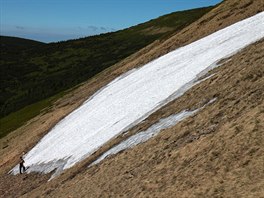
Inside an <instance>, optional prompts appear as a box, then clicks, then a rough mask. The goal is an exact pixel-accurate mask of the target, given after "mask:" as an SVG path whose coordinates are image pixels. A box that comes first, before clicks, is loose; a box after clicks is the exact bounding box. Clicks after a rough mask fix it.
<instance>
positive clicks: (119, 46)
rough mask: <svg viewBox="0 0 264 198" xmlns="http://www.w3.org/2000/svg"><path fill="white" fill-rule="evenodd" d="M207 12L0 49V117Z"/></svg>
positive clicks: (88, 75)
mask: <svg viewBox="0 0 264 198" xmlns="http://www.w3.org/2000/svg"><path fill="white" fill-rule="evenodd" d="M211 9H212V7H208V8H200V9H194V10H189V11H182V12H175V13H171V14H169V15H166V16H162V17H159V18H157V19H154V20H151V21H149V22H146V23H143V24H140V25H137V26H134V27H131V28H128V29H125V30H121V31H117V32H112V33H107V34H101V35H97V36H91V37H87V38H82V39H77V40H69V41H65V42H59V43H51V44H47V45H43V46H37V47H35V48H33V49H27V50H23V51H18V50H11V51H10V50H7V51H6V50H5V49H6V48H3V49H1V65H0V69H1V70H0V72H1V78H0V79H1V80H0V85H1V86H0V89H1V90H0V91H1V93H2V94H1V98H0V117H3V116H6V115H8V114H9V113H11V112H14V111H17V110H19V109H21V108H23V107H25V106H26V105H29V104H32V103H34V102H37V101H40V100H42V99H45V98H47V97H50V96H53V95H55V94H57V93H59V92H61V91H63V90H66V89H68V88H71V87H73V86H75V85H78V84H79V83H81V82H83V81H85V80H88V79H89V78H91V77H92V76H94V75H96V74H97V73H99V72H101V71H102V70H104V69H106V68H108V67H109V66H111V65H113V64H115V63H117V62H118V61H120V60H122V59H123V58H125V57H127V56H129V55H131V54H133V53H134V52H136V51H138V50H139V49H141V48H143V47H145V46H146V45H148V44H150V43H152V42H153V41H155V40H157V39H162V38H163V37H166V36H169V35H171V34H173V33H175V32H176V31H179V30H181V29H182V28H184V27H186V26H187V25H189V24H190V23H192V22H194V21H195V20H197V19H198V18H200V17H201V16H202V15H204V14H205V13H207V12H208V11H210V10H211ZM3 38H4V39H5V40H7V39H8V38H5V37H3ZM2 51H3V52H2Z"/></svg>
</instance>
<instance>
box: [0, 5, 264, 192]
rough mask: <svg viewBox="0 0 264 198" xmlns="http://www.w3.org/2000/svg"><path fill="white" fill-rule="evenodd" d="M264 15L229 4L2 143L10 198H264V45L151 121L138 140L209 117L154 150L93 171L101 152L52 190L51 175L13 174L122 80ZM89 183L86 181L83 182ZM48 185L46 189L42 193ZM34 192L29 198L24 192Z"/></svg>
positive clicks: (172, 133) (165, 136) (165, 135)
mask: <svg viewBox="0 0 264 198" xmlns="http://www.w3.org/2000/svg"><path fill="white" fill-rule="evenodd" d="M263 10H264V1H263V0H255V1H253V0H227V1H225V2H224V3H222V4H221V5H220V6H219V7H217V8H216V9H214V10H212V11H211V12H210V13H209V14H207V15H205V16H204V17H202V18H201V19H200V20H198V21H197V22H195V23H194V24H192V25H191V26H189V27H187V28H186V29H184V30H183V31H181V32H180V33H178V34H176V35H175V36H173V37H172V38H170V39H168V40H167V41H163V42H161V41H157V42H155V43H153V44H152V45H150V46H148V47H146V48H145V49H143V50H141V51H139V52H138V53H136V54H134V55H132V56H130V57H129V58H127V59H125V60H124V61H121V62H120V63H119V64H116V65H114V66H113V67H111V68H109V69H108V70H106V71H104V72H102V73H100V74H99V75H97V76H96V77H94V78H93V79H92V80H90V81H88V82H87V83H84V84H83V85H81V86H80V87H78V88H77V89H76V90H74V91H73V92H71V93H70V94H68V95H67V96H65V97H63V98H62V99H60V100H59V101H57V102H56V103H55V104H54V105H53V107H52V108H50V109H48V110H47V111H46V112H43V114H42V115H40V116H37V117H36V118H34V119H32V120H31V121H30V122H28V123H27V124H26V125H25V126H23V127H21V128H19V129H18V130H16V131H14V132H13V133H11V134H10V135H8V136H7V137H5V138H3V139H1V140H0V156H1V162H0V168H1V169H0V174H1V177H0V184H1V187H0V192H1V195H0V196H2V197H8V196H11V197H17V196H20V195H22V194H24V193H26V194H25V195H24V196H25V197H30V196H31V197H37V196H40V195H42V196H44V197H46V196H52V197H60V196H61V197H65V195H71V196H72V197H109V196H114V197H118V196H122V195H123V196H128V197H135V196H144V197H147V196H150V197H153V196H155V197H165V196H167V197H175V196H176V197H261V196H262V195H263V194H264V191H263V189H264V168H263V167H264V157H263V156H264V155H263V153H264V152H263V145H264V141H263V140H264V137H263V128H264V126H263V120H264V116H263V114H264V103H263V98H264V95H263V93H264V90H263V87H264V86H263V85H264V81H263V73H264V71H263V70H264V67H263V64H264V59H263V57H264V42H263V41H261V42H258V43H257V44H254V45H252V46H250V47H248V48H247V49H245V50H243V51H242V52H240V53H239V54H237V55H235V56H234V57H233V58H232V60H231V61H229V62H227V63H226V64H224V65H223V66H222V67H221V68H217V69H215V70H214V71H213V72H215V73H216V75H215V76H214V77H212V78H211V79H208V80H207V81H205V82H203V83H201V84H199V85H198V86H195V87H194V88H193V89H191V90H190V91H188V92H187V93H186V94H185V95H184V96H183V97H181V98H179V99H177V100H176V101H173V102H172V103H170V104H169V105H167V106H166V107H164V108H162V109H161V110H159V111H158V112H156V113H154V114H153V115H151V116H150V117H149V118H148V119H147V120H146V121H145V122H144V124H141V125H139V126H137V127H135V128H134V129H133V130H131V131H130V133H135V132H136V131H138V130H140V129H145V128H147V127H148V126H150V125H151V124H153V123H155V122H156V121H157V120H159V119H160V118H161V117H166V116H168V115H170V114H172V113H176V112H179V111H181V110H182V109H186V108H194V107H200V106H202V105H203V104H205V103H206V102H207V101H209V100H210V99H212V98H214V97H217V101H216V102H215V103H214V104H211V105H209V106H208V107H206V108H205V109H204V110H202V111H201V112H200V113H199V114H197V115H196V116H193V117H191V118H188V119H186V120H185V121H183V122H181V123H180V124H178V125H176V126H175V127H172V128H170V129H168V130H164V131H163V132H162V133H161V134H160V135H158V136H157V137H155V138H153V139H151V140H150V141H148V142H147V143H144V144H142V145H139V146H137V147H135V148H133V149H130V150H127V151H124V152H122V153H121V154H117V155H116V156H114V157H110V158H109V159H107V160H105V161H104V162H103V163H101V164H99V165H97V166H94V167H92V168H90V169H86V167H87V165H88V164H89V163H90V162H91V161H92V160H93V159H95V157H96V156H97V155H99V153H100V152H102V151H103V150H104V149H107V148H108V147H110V145H113V144H115V143H116V142H115V141H113V142H111V143H109V144H108V145H105V146H104V147H103V148H102V149H101V150H100V152H98V153H96V154H95V155H94V156H92V157H90V158H89V159H87V160H85V161H84V162H82V163H80V164H78V165H77V166H75V167H73V168H71V169H69V170H68V171H65V173H64V174H62V175H61V176H60V177H58V178H56V179H54V180H52V181H51V182H48V183H46V181H47V179H48V178H49V177H48V176H47V175H27V176H26V175H22V176H11V175H7V172H8V171H9V170H10V169H11V168H12V167H13V166H14V165H15V164H16V163H17V162H18V160H19V156H20V155H21V153H22V152H23V151H28V150H29V149H30V148H32V147H33V146H34V145H35V144H36V143H37V141H39V140H40V139H41V137H43V135H45V134H46V133H47V132H48V131H49V130H50V128H52V127H53V126H54V125H55V124H56V123H57V122H58V121H59V120H60V119H62V118H63V117H64V116H65V115H67V114H68V113H69V112H71V111H73V110H74V109H75V108H77V107H78V106H79V105H81V104H82V102H83V101H85V100H86V99H87V98H88V97H89V96H91V95H92V94H93V93H94V92H95V91H96V90H98V89H99V88H101V87H102V86H104V85H106V84H107V83H109V82H110V81H111V80H113V79H114V78H115V77H117V76H119V75H120V74H122V73H124V72H126V71H128V70H130V69H132V68H134V67H138V66H140V65H142V64H144V63H147V62H149V61H151V60H153V59H155V58H157V57H159V56H161V55H163V54H165V53H167V52H169V51H171V50H173V49H176V48H177V47H180V46H183V45H185V44H188V43H191V42H193V41H195V40H197V39H199V38H202V37H204V36H206V35H208V34H211V33H213V32H215V31H217V30H219V29H222V28H223V27H226V26H228V25H230V24H232V23H234V22H237V21H240V20H242V19H244V18H247V17H249V16H252V15H254V14H256V13H258V12H260V11H263ZM78 173H82V174H78ZM41 184H42V185H41ZM21 189H24V190H21Z"/></svg>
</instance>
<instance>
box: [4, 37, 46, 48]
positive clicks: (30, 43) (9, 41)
mask: <svg viewBox="0 0 264 198" xmlns="http://www.w3.org/2000/svg"><path fill="white" fill-rule="evenodd" d="M0 44H1V50H6V49H10V50H11V49H12V50H15V49H26V48H31V47H36V46H38V47H39V46H41V45H45V43H42V42H39V41H34V40H30V39H24V38H18V37H11V36H0Z"/></svg>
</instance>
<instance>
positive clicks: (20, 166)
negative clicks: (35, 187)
mask: <svg viewBox="0 0 264 198" xmlns="http://www.w3.org/2000/svg"><path fill="white" fill-rule="evenodd" d="M24 163H25V161H24V159H23V156H21V157H20V162H19V173H20V174H22V173H24V172H25V171H26V167H25V165H24Z"/></svg>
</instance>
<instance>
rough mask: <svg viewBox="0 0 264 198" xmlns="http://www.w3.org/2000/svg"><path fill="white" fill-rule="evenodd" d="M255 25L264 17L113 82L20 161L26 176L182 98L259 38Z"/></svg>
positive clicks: (263, 33) (92, 147)
mask: <svg viewBox="0 0 264 198" xmlns="http://www.w3.org/2000/svg"><path fill="white" fill-rule="evenodd" d="M259 24H264V12H263V13H260V14H257V15H255V16H253V17H250V18H248V19H246V20H243V21H241V22H239V23H236V24H234V25H232V26H229V27H227V28H225V29H222V30H221V31H218V32H216V33H214V34H211V35H209V36H207V37H204V38H203V39H200V40H198V41H197V42H194V43H192V44H190V45H187V46H185V47H182V48H180V49H177V50H175V51H172V52H171V53H168V54H166V55H165V56H162V57H160V58H159V59H157V60H155V61H152V62H150V63H149V64H146V65H144V66H143V67H141V68H140V69H138V70H135V71H131V72H129V73H125V74H124V75H123V76H120V77H118V78H117V79H115V80H114V81H113V82H111V83H110V84H108V85H107V86H106V87H104V88H103V89H101V90H100V91H99V92H97V93H96V94H95V95H93V96H91V98H89V99H88V100H87V101H85V103H84V104H83V105H82V106H81V107H80V108H78V109H76V110H75V111H74V112H73V113H71V114H70V115H69V116H67V117H65V118H64V119H63V120H62V121H61V122H60V123H58V125H56V126H55V127H54V128H53V129H52V130H51V131H50V132H49V134H47V135H46V136H45V137H44V138H43V139H42V140H41V142H40V143H39V144H37V145H36V146H35V147H34V148H33V149H32V150H31V151H30V152H29V153H28V154H27V155H26V156H25V161H26V164H25V165H26V166H29V167H30V168H29V170H28V171H29V172H30V171H33V170H35V169H36V168H37V169H42V168H41V164H43V165H42V166H43V169H42V171H44V172H51V171H53V169H55V168H58V169H66V168H69V167H71V166H73V165H74V164H75V163H77V162H79V161H80V160H81V159H83V158H84V157H86V156H89V155H90V154H92V153H93V152H94V151H96V150H97V149H98V148H99V147H101V146H102V145H103V144H105V143H106V142H107V141H109V140H110V139H112V138H114V137H115V136H117V135H120V134H121V133H122V132H125V131H126V130H129V129H130V128H131V127H132V126H134V125H137V124H138V123H140V122H141V121H143V120H144V119H145V118H147V117H148V116H149V115H150V114H151V113H152V112H155V111H156V110H157V109H159V108H161V107H162V106H164V105H165V104H166V103H168V101H170V100H173V99H175V98H176V97H178V96H179V95H181V94H183V93H184V92H185V91H186V89H187V88H185V89H184V88H183V87H185V86H186V85H187V84H188V83H191V82H194V81H195V80H196V78H197V76H199V75H201V73H204V71H206V70H208V69H209V68H212V65H214V64H215V63H216V62H218V61H220V60H221V59H224V58H227V57H229V56H230V55H232V54H234V53H236V52H237V51H239V50H240V49H242V48H244V47H246V46H247V45H249V44H251V43H254V42H256V41H258V40H259V39H261V38H263V37H264V25H259ZM254 28H256V29H254ZM47 166H50V167H52V168H50V167H48V168H46V167H47ZM15 171H17V172H18V168H17V169H16V170H15Z"/></svg>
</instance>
